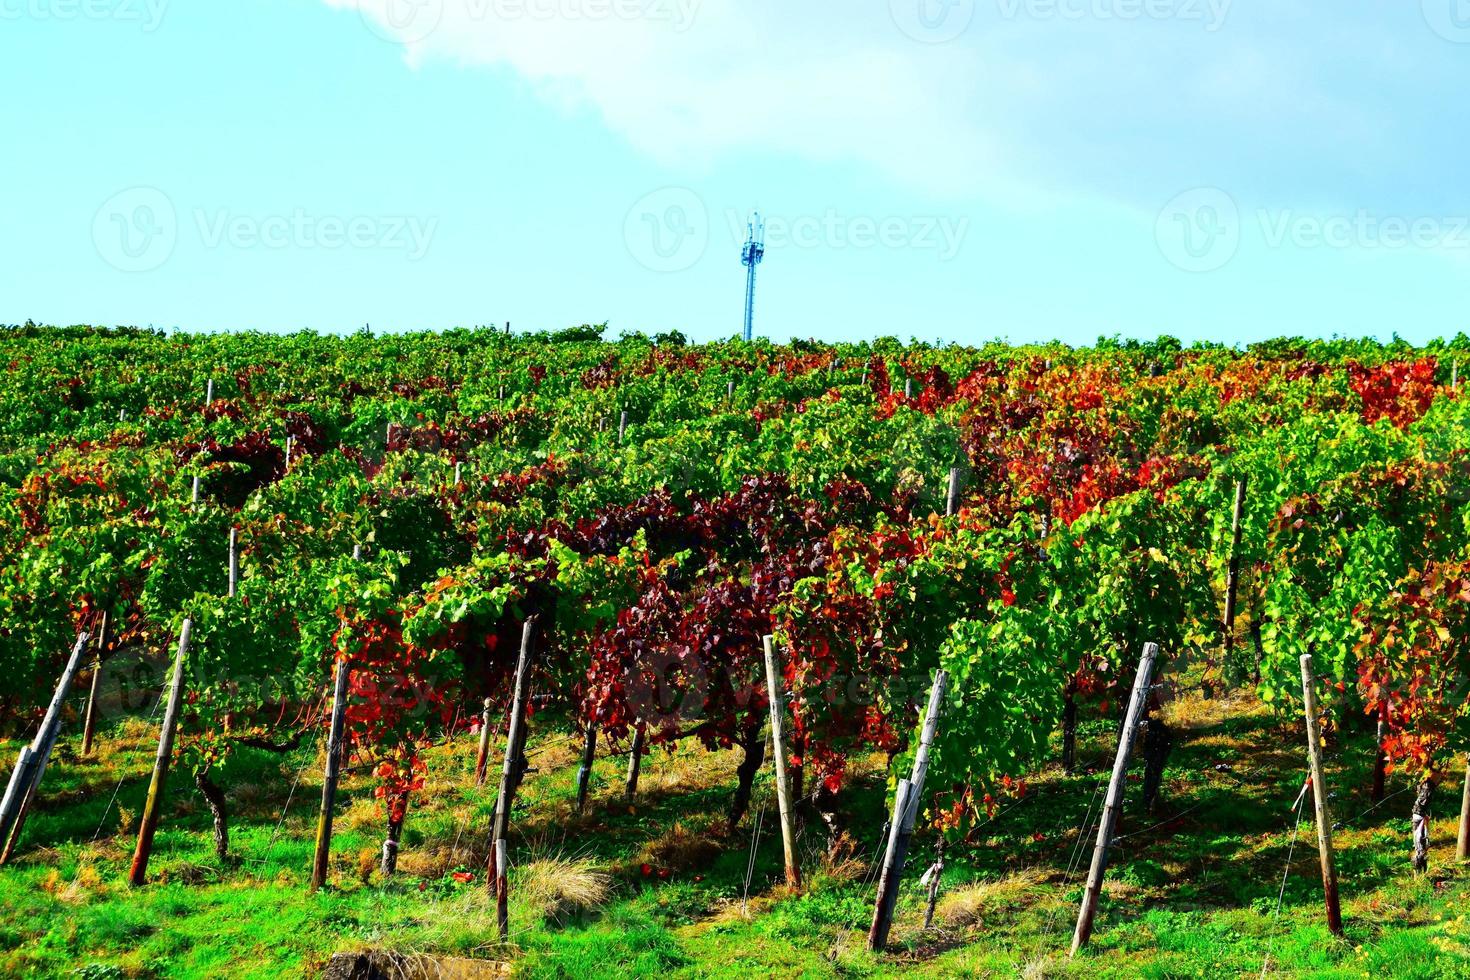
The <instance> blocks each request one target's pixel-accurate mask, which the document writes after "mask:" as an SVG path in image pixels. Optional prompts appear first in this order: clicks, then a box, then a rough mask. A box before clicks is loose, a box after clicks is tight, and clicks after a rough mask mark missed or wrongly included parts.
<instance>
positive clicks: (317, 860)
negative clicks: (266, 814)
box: [311, 660, 352, 891]
mask: <svg viewBox="0 0 1470 980" xmlns="http://www.w3.org/2000/svg"><path fill="white" fill-rule="evenodd" d="M351 675H352V670H351V668H350V667H349V666H348V664H347V661H345V660H338V661H337V670H336V677H335V678H334V680H333V685H332V727H331V728H330V729H329V730H328V733H327V768H326V772H325V774H324V777H323V779H322V809H321V813H320V814H319V815H318V816H317V822H316V853H315V855H314V856H313V858H312V862H311V890H312V891H316V890H317V889H318V888H321V887H322V886H323V885H325V884H326V883H327V861H328V859H329V858H330V857H331V853H332V811H333V809H334V808H335V807H336V805H337V781H338V780H339V779H340V778H341V777H342V726H343V722H344V720H345V717H346V714H347V682H348V680H349V679H350V678H351Z"/></svg>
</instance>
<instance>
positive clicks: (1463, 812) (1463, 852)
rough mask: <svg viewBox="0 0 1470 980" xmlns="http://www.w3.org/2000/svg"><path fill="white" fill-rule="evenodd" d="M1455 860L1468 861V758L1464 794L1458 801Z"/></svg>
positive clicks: (1469, 794)
mask: <svg viewBox="0 0 1470 980" xmlns="http://www.w3.org/2000/svg"><path fill="white" fill-rule="evenodd" d="M1455 859H1456V860H1459V861H1470V758H1467V760H1466V765H1465V794H1464V796H1463V797H1461V799H1460V839H1459V842H1458V844H1457V845H1456V847H1455Z"/></svg>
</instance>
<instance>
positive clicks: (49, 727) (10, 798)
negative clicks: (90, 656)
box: [0, 633, 91, 864]
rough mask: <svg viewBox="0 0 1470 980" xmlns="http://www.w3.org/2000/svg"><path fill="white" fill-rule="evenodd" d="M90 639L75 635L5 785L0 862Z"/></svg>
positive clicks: (55, 732) (34, 784)
mask: <svg viewBox="0 0 1470 980" xmlns="http://www.w3.org/2000/svg"><path fill="white" fill-rule="evenodd" d="M90 638H91V636H90V634H87V633H82V634H80V635H79V636H78V637H77V641H76V644H75V645H74V646H73V647H72V650H71V656H70V657H69V658H68V659H67V662H66V667H65V668H63V669H62V672H61V679H60V680H59V681H58V682H57V684H56V692H55V693H54V694H53V695H52V696H51V703H50V704H49V705H48V706H47V707H46V714H45V716H44V717H43V718H42V719H41V727H40V729H39V730H38V731H37V732H36V737H35V740H34V741H32V742H31V744H30V748H29V752H28V753H27V752H25V751H23V752H22V753H21V757H20V761H19V762H18V763H17V764H16V767H15V771H14V772H12V773H11V776H10V784H9V785H8V786H7V787H6V790H5V798H4V800H0V844H3V845H4V852H3V854H0V864H3V863H4V862H5V860H7V859H8V858H9V856H10V851H11V849H12V848H13V847H14V846H15V841H16V839H17V838H18V837H20V831H21V826H22V825H23V824H24V823H25V815H26V811H28V810H29V809H30V805H31V800H32V799H34V798H35V795H36V787H38V786H39V785H40V784H41V777H42V776H43V775H44V774H45V771H46V763H47V761H48V760H49V759H50V757H51V750H52V749H53V748H55V747H56V738H57V736H58V735H59V734H60V732H61V709H62V706H63V705H64V704H65V702H66V696H67V694H68V693H70V691H71V685H72V681H73V680H75V679H76V676H77V671H79V670H80V669H81V666H82V651H83V650H84V649H86V646H87V641H88V640H89V639H90Z"/></svg>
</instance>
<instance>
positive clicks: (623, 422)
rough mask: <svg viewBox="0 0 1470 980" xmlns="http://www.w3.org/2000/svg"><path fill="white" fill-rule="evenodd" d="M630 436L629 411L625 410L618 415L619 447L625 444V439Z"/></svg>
mask: <svg viewBox="0 0 1470 980" xmlns="http://www.w3.org/2000/svg"><path fill="white" fill-rule="evenodd" d="M627 434H628V410H627V409H623V411H622V413H621V414H619V415H618V445H619V446H621V445H622V444H623V437H624V436H626V435H627Z"/></svg>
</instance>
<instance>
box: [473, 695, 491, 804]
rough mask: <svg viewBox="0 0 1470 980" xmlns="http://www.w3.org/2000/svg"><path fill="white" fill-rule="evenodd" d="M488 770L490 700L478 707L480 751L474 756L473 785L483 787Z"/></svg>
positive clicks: (487, 699)
mask: <svg viewBox="0 0 1470 980" xmlns="http://www.w3.org/2000/svg"><path fill="white" fill-rule="evenodd" d="M489 768H490V699H489V698H486V699H485V700H484V701H483V702H482V703H481V705H480V751H479V753H478V754H477V755H476V756H475V785H476V786H484V785H485V772H486V770H487V769H489Z"/></svg>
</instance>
